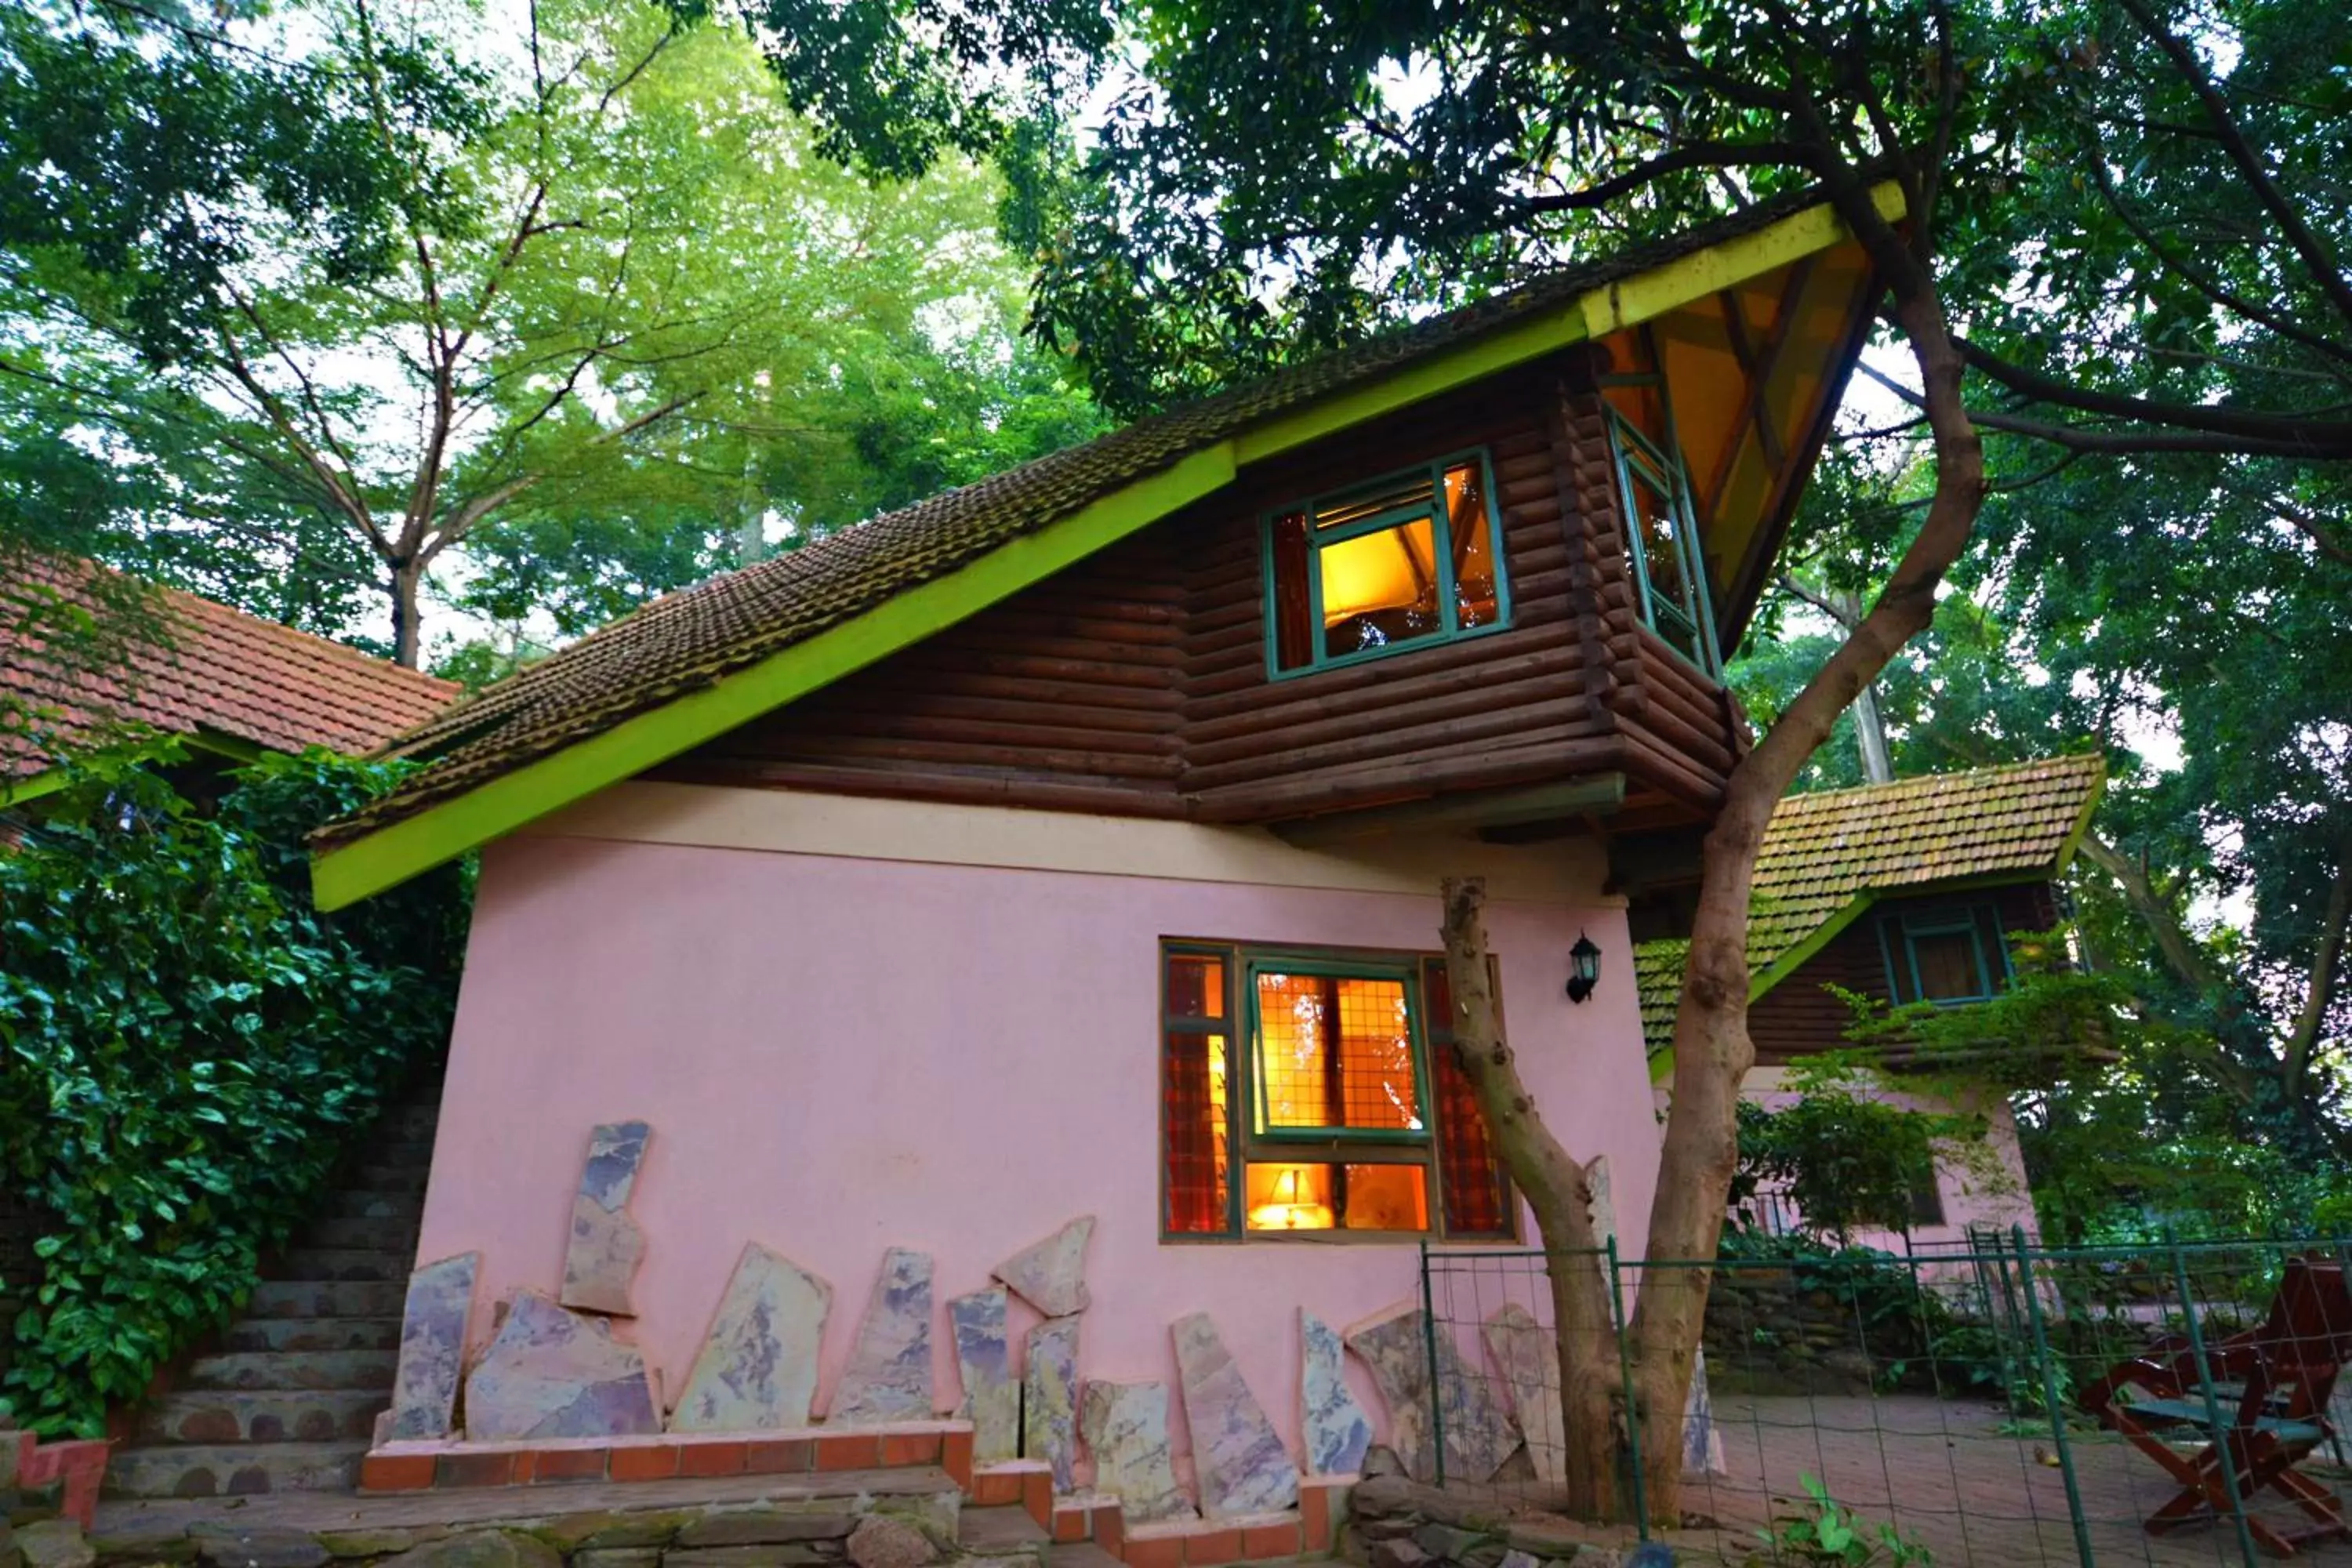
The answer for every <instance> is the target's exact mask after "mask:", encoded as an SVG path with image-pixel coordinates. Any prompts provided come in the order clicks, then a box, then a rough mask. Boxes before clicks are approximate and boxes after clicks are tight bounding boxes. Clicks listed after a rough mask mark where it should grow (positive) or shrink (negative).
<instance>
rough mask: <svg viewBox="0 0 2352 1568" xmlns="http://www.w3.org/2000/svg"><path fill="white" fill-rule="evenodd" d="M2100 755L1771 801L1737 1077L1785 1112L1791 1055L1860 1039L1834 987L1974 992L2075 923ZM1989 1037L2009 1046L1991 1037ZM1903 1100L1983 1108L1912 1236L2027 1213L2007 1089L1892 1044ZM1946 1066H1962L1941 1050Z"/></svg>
mask: <svg viewBox="0 0 2352 1568" xmlns="http://www.w3.org/2000/svg"><path fill="white" fill-rule="evenodd" d="M2105 777H2106V766H2105V760H2104V759H2103V758H2101V757H2100V756H2099V755H2097V754H2096V753H2095V752H2094V753H2085V754H2084V755H2080V756H2068V757H2051V758H2047V759H2044V760H2042V761H2037V762H2029V763H2011V764H2006V765H2002V766H1998V767H1985V768H1972V769H1969V770H1966V771H1964V772H1959V773H1938V774H1931V775H1928V776H1927V777H1923V778H1912V779H1901V780H1898V781H1896V782H1895V783H1894V784H1866V785H1864V786H1863V787H1861V788H1859V789H1843V790H1827V791H1823V792H1821V793H1819V794H1814V795H1791V796H1790V798H1788V799H1787V800H1784V801H1782V802H1781V803H1780V808H1779V809H1778V810H1777V811H1775V812H1774V813H1773V814H1772V825H1771V826H1770V827H1769V828H1768V829H1767V830H1766V833H1765V837H1764V848H1763V851H1762V853H1761V854H1760V855H1759V857H1758V858H1757V863H1756V881H1755V887H1754V892H1753V903H1752V913H1751V921H1752V923H1751V924H1750V926H1749V928H1748V965H1749V967H1750V969H1751V970H1753V971H1754V973H1755V979H1754V980H1753V982H1751V984H1750V986H1749V990H1748V1035H1749V1037H1751V1038H1752V1039H1754V1041H1755V1042H1756V1066H1755V1067H1754V1068H1752V1069H1751V1070H1750V1071H1749V1073H1748V1081H1747V1083H1746V1084H1745V1086H1744V1088H1743V1092H1744V1093H1745V1094H1746V1095H1747V1096H1748V1098H1749V1099H1751V1100H1755V1101H1757V1102H1758V1103H1759V1104H1762V1105H1765V1106H1767V1107H1770V1108H1773V1109H1779V1108H1780V1107H1781V1106H1783V1105H1786V1104H1787V1103H1789V1102H1790V1100H1792V1099H1793V1096H1792V1095H1791V1094H1790V1090H1789V1089H1788V1086H1787V1079H1788V1074H1789V1069H1790V1067H1792V1066H1793V1065H1795V1064H1796V1063H1798V1062H1800V1061H1801V1060H1803V1059H1804V1058H1807V1057H1812V1056H1818V1055H1820V1054H1822V1053H1823V1052H1828V1051H1850V1050H1853V1048H1854V1047H1853V1042H1852V1041H1851V1040H1849V1039H1848V1037H1847V1031H1848V1030H1849V1029H1850V1028H1852V1027H1853V1024H1854V1021H1855V1019H1854V1014H1853V1008H1852V1006H1851V1005H1850V1004H1848V1003H1847V1002H1846V1001H1845V1000H1844V999H1843V997H1842V996H1841V995H1840V993H1844V994H1847V995H1852V996H1858V997H1861V998H1863V999H1864V1000H1865V1001H1867V1002H1868V1003H1870V1004H1872V1005H1874V1006H1875V1007H1877V1008H1881V1009H1884V1008H1889V1007H1895V1006H1903V1005H1910V1004H1913V1003H1919V1002H1927V1003H1933V1004H1935V1005H1937V1006H1943V1007H1965V1006H1968V1005H1970V1004H1972V1003H1979V1002H1984V1001H1987V1000H1989V999H1990V998H1991V997H1992V996H1993V995H1994V994H1997V993H1998V992H2000V990H2001V989H2003V988H2004V987H2005V986H2006V985H2007V984H2009V981H2010V979H2011V976H2012V974H2013V973H2015V966H2014V963H2012V952H2011V942H2010V939H2011V935H2012V934H2013V933H2017V932H2043V931H2056V930H2059V929H2060V928H2061V927H2062V926H2063V925H2064V924H2065V923H2066V915H2065V910H2066V908H2067V905H2066V901H2065V895H2064V889H2063V882H2064V879H2065V876H2066V871H2067V868H2068V867H2069V866H2070V865H2071V864H2072V862H2073V860H2074V849H2075V847H2076V846H2077V845H2078V844H2080V843H2081V842H2082V837H2083V834H2084V831H2085V830H2086V829H2087V828H2088V827H2089V826H2090V820H2091V813H2092V811H2093V810H2094V809H2095V807H2096V806H2097V805H2098V801H2099V793H2100V789H2101V787H2102V785H2103V784H2105ZM1682 956H1683V954H1682V944H1681V943H1679V942H1673V941H1662V942H1646V943H1643V946H1642V947H1641V949H1640V950H1639V952H1638V954H1637V963H1638V964H1639V966H1640V970H1641V976H1642V1021H1643V1029H1644V1030H1645V1031H1646V1033H1647V1036H1648V1040H1649V1048H1650V1053H1651V1064H1652V1070H1653V1074H1654V1077H1655V1078H1656V1079H1657V1080H1658V1081H1660V1082H1661V1083H1663V1082H1664V1080H1665V1079H1667V1078H1668V1077H1669V1076H1670V1069H1671V1068H1672V1065H1673V1056H1672V1050H1673V1046H1674V1030H1675V999H1676V994H1677V992H1678V991H1679V989H1680V986H1681V984H1682ZM1992 1048H1994V1049H2002V1048H2005V1047H2000V1046H1999V1045H1998V1044H1996V1045H1995V1046H1994V1047H1992ZM1877 1065H1878V1066H1880V1067H1881V1068H1885V1069H1886V1070H1887V1072H1888V1073H1889V1075H1891V1081H1892V1084H1893V1085H1894V1087H1891V1088H1890V1089H1887V1090H1886V1091H1885V1093H1886V1096H1887V1098H1889V1099H1891V1100H1894V1101H1895V1102H1896V1103H1900V1104H1905V1105H1908V1106H1909V1107H1911V1108H1912V1109H1915V1110H1935V1111H1938V1112H1949V1111H1953V1110H1966V1111H1968V1112H1969V1113H1971V1114H1975V1115H1980V1116H1982V1117H1983V1118H1984V1119H1985V1121H1986V1123H1987V1131H1986V1137H1985V1140H1984V1142H1983V1144H1982V1146H1981V1147H1977V1148H1971V1149H1969V1150H1966V1151H1961V1150H1954V1151H1950V1152H1948V1153H1947V1154H1946V1155H1945V1156H1944V1157H1943V1158H1942V1159H1940V1160H1939V1161H1938V1162H1937V1169H1936V1171H1935V1173H1934V1176H1933V1180H1932V1181H1931V1182H1930V1183H1928V1184H1926V1185H1923V1186H1922V1187H1921V1189H1920V1190H1919V1192H1918V1193H1917V1194H1916V1196H1915V1199H1914V1204H1913V1212H1912V1216H1911V1225H1910V1227H1909V1229H1908V1231H1907V1233H1906V1236H1907V1242H1908V1244H1909V1245H1911V1246H1915V1247H1918V1246H1924V1247H1929V1248H1934V1247H1958V1246H1961V1245H1963V1244H1965V1243H1966V1242H1967V1240H1968V1238H1969V1232H1970V1230H1971V1229H1972V1228H1981V1227H1985V1226H1991V1227H1995V1228H2000V1229H2007V1228H2008V1227H2010V1226H2019V1225H2021V1226H2025V1227H2026V1229H2027V1230H2028V1231H2032V1230H2033V1228H2034V1222H2033V1205H2032V1194H2031V1193H2030V1192H2029V1191H2028V1190H2027V1185H2026V1174H2025V1163H2024V1161H2023V1160H2022V1159H2021V1157H2020V1155H2019V1152H2018V1143H2017V1123H2016V1121H2015V1120H2014V1119H2013V1118H2012V1117H2011V1114H2010V1110H2009V1106H2008V1104H2007V1102H2006V1100H2004V1099H2003V1098H2002V1097H2000V1095H1999V1094H1998V1093H1993V1092H1986V1093H1983V1094H1979V1095H1970V1096H1967V1098H1968V1100H1969V1103H1967V1104H1966V1105H1965V1106H1962V1105H1955V1104H1954V1103H1952V1101H1951V1100H1950V1099H1949V1098H1948V1091H1947V1092H1945V1093H1937V1092H1932V1091H1927V1090H1924V1089H1920V1088H1919V1087H1918V1086H1916V1084H1914V1085H1911V1086H1908V1087H1906V1086H1904V1085H1903V1082H1902V1079H1903V1075H1904V1073H1905V1071H1906V1069H1908V1068H1914V1067H1916V1066H1918V1065H1919V1064H1916V1063H1914V1062H1912V1061H1911V1060H1910V1058H1909V1054H1908V1053H1907V1052H1906V1051H1904V1050H1902V1049H1900V1048H1896V1049H1891V1050H1887V1049H1882V1050H1881V1052H1880V1060H1879V1062H1878V1064H1877ZM1957 1065H1958V1064H1954V1063H1951V1062H1948V1061H1947V1062H1941V1063H1938V1064H1937V1067H1938V1068H1939V1073H1938V1076H1939V1077H1940V1078H1947V1079H1948V1078H1949V1077H1950V1076H1952V1073H1953V1070H1954V1068H1955V1067H1956V1066H1957ZM1751 1217H1753V1218H1754V1219H1756V1221H1757V1222H1758V1223H1759V1224H1761V1225H1764V1226H1767V1227H1769V1228H1780V1229H1787V1228H1791V1227H1793V1226H1797V1225H1799V1224H1801V1219H1802V1216H1801V1215H1798V1214H1797V1213H1796V1212H1795V1211H1794V1210H1793V1208H1791V1207H1790V1206H1789V1205H1787V1204H1785V1203H1784V1202H1781V1201H1780V1200H1779V1199H1777V1197H1775V1196H1774V1195H1773V1194H1764V1196H1763V1199H1762V1202H1761V1204H1760V1205H1759V1208H1758V1210H1757V1212H1756V1213H1755V1215H1752V1216H1751ZM1853 1239H1854V1240H1855V1241H1857V1242H1860V1243H1862V1244H1864V1245H1867V1246H1874V1247H1892V1248H1895V1249H1900V1248H1902V1247H1904V1246H1905V1245H1906V1237H1897V1236H1892V1235H1881V1234H1876V1233H1865V1234H1863V1235H1859V1236H1856V1237H1853Z"/></svg>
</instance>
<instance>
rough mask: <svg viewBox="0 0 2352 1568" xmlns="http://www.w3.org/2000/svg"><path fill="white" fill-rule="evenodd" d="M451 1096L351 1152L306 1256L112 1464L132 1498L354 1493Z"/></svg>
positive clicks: (400, 1118) (284, 1266) (175, 1378)
mask: <svg viewBox="0 0 2352 1568" xmlns="http://www.w3.org/2000/svg"><path fill="white" fill-rule="evenodd" d="M439 1104H440V1086H439V1085H438V1084H433V1085H427V1086H422V1087H420V1088H419V1089H417V1091H416V1092H415V1094H413V1095H412V1096H411V1097H410V1098H409V1100H407V1101H405V1102H404V1103H403V1104H400V1105H395V1106H394V1107H392V1108H391V1109H390V1110H387V1111H385V1113H384V1115H383V1120H382V1121H379V1122H378V1124H377V1125H376V1126H375V1127H374V1128H373V1130H371V1131H370V1132H369V1133H368V1134H367V1135H366V1137H364V1138H363V1139H361V1140H358V1141H357V1142H356V1143H355V1146H354V1148H353V1151H352V1159H353V1162H354V1163H352V1164H351V1165H349V1166H347V1167H346V1168H345V1171H344V1173H343V1178H342V1181H341V1184H340V1185H338V1186H336V1187H335V1188H333V1189H332V1190H331V1191H329V1192H327V1193H324V1194H320V1202H319V1208H318V1215H317V1217H316V1218H314V1219H313V1220H312V1221H311V1222H310V1225H309V1226H306V1227H304V1229H303V1230H302V1232H301V1233H300V1234H299V1240H298V1244H297V1245H296V1246H294V1247H291V1248H289V1250H288V1251H286V1252H285V1253H284V1254H282V1255H281V1256H279V1257H278V1258H275V1259H273V1260H272V1263H271V1266H270V1268H269V1270H268V1273H269V1278H268V1279H265V1280H263V1281H262V1283H261V1284H260V1285H258V1286H257V1287H256V1288H255V1289H254V1292H253V1298H252V1300H250V1301H249V1302H247V1306H246V1310H245V1315H244V1316H243V1317H242V1318H240V1319H239V1320H238V1321H236V1322H235V1323H234V1324H232V1325H231V1326H230V1327H229V1328H228V1330H227V1331H226V1332H225V1333H224V1334H223V1335H222V1336H221V1342H220V1344H219V1347H218V1348H217V1349H216V1350H215V1351H214V1352H211V1353H208V1354H205V1355H201V1356H197V1357H195V1358H194V1359H193V1360H191V1361H189V1362H188V1363H184V1365H182V1366H181V1367H179V1368H178V1369H177V1370H176V1371H175V1372H174V1373H173V1375H172V1377H171V1380H170V1383H169V1386H170V1388H171V1390H172V1392H171V1393H169V1394H166V1395H164V1396H163V1398H161V1399H159V1400H157V1401H155V1402H154V1404H153V1405H152V1406H150V1407H149V1408H148V1409H146V1410H145V1411H143V1412H142V1413H141V1414H140V1418H139V1425H138V1429H137V1436H136V1437H135V1438H134V1439H133V1440H132V1442H131V1444H130V1445H128V1446H126V1447H121V1448H120V1449H118V1450H116V1452H115V1454H114V1456H113V1459H112V1463H111V1464H110V1467H109V1472H108V1476H107V1488H108V1490H109V1491H110V1493H112V1494H113V1495H116V1496H122V1497H131V1498H150V1499H155V1498H205V1497H219V1496H239V1497H242V1496H247V1495H253V1494H259V1493H269V1492H306V1491H325V1492H345V1493H347V1492H350V1491H351V1490H352V1489H353V1488H355V1487H356V1486H357V1485H358V1483H359V1468H360V1460H361V1458H362V1457H363V1456H364V1455H365V1453H366V1450H367V1447H368V1446H369V1440H370V1439H371V1438H372V1437H373V1433H374V1427H375V1419H376V1416H377V1415H379V1414H380V1413H381V1412H383V1410H384V1409H386V1408H387V1407H389V1405H391V1403H392V1381H393V1373H394V1368H395V1366H396V1365H397V1364H398V1362H399V1353H400V1333H401V1316H402V1310H403V1306H404V1301H405V1298H406V1296H407V1288H408V1273H409V1269H410V1268H412V1267H413V1265H414V1262H415V1256H416V1233H417V1226H418V1225H419V1224H420V1222H421V1220H422V1218H423V1215H424V1209H425V1179H426V1176H427V1174H428V1173H429V1170H430V1167H431V1164H432V1159H433V1136H434V1130H435V1128H436V1124H437V1122H438V1110H439Z"/></svg>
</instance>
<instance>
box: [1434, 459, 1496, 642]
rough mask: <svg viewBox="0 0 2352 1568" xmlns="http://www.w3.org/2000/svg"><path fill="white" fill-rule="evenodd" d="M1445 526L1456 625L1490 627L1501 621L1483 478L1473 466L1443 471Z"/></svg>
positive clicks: (1477, 466) (1465, 627) (1465, 465)
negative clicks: (1449, 537) (1451, 562)
mask: <svg viewBox="0 0 2352 1568" xmlns="http://www.w3.org/2000/svg"><path fill="white" fill-rule="evenodd" d="M1445 524H1446V528H1447V531H1449V532H1450V533H1451V534H1452V535H1453V546H1454V622H1455V625H1456V626H1457V627H1458V628H1459V629H1460V630H1463V631H1465V632H1466V631H1468V630H1470V629H1471V628H1472V627H1474V626H1493V625H1494V624H1495V623H1496V621H1497V620H1499V619H1501V618H1502V617H1501V601H1500V600H1499V599H1498V598H1497V596H1496V593H1495V542H1494V530H1493V529H1491V528H1490V527H1488V526H1487V521H1486V475H1485V473H1484V472H1483V470H1482V469H1481V468H1480V467H1479V465H1477V464H1476V463H1456V464H1455V465H1454V467H1452V468H1448V469H1446V470H1445Z"/></svg>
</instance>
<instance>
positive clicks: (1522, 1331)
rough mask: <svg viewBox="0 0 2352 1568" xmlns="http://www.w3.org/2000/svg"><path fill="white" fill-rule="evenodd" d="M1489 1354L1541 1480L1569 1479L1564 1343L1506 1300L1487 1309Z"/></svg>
mask: <svg viewBox="0 0 2352 1568" xmlns="http://www.w3.org/2000/svg"><path fill="white" fill-rule="evenodd" d="M1481 1332H1482V1334H1483V1335H1484V1337H1485V1339H1486V1359H1487V1360H1489V1361H1491V1362H1492V1363H1494V1364H1495V1370H1496V1371H1497V1372H1499V1373H1502V1375H1503V1387H1504V1390H1505V1392H1507V1393H1508V1394H1510V1396H1511V1413H1512V1415H1515V1416H1516V1417H1517V1420H1518V1423H1519V1434H1520V1436H1522V1437H1524V1438H1525V1439H1526V1440H1527V1445H1528V1462H1529V1463H1530V1464H1532V1465H1534V1466H1535V1469H1536V1479H1538V1480H1539V1481H1549V1482H1551V1483H1553V1484H1555V1485H1557V1484H1558V1483H1559V1482H1561V1481H1565V1480H1566V1479H1568V1423H1567V1418H1566V1416H1564V1415H1562V1414H1561V1412H1560V1376H1559V1341H1558V1340H1557V1339H1555V1338H1554V1337H1553V1335H1552V1331H1550V1330H1549V1329H1547V1328H1545V1327H1544V1326H1543V1325H1542V1324H1541V1323H1538V1322H1537V1321H1536V1319H1535V1314H1534V1313H1532V1312H1530V1311H1528V1310H1527V1309H1526V1308H1525V1307H1522V1306H1521V1305H1519V1304H1518V1303H1517V1301H1506V1302H1504V1303H1503V1304H1502V1305H1501V1306H1499V1307H1497V1308H1496V1309H1495V1310H1493V1311H1492V1312H1489V1313H1488V1314H1486V1326H1485V1328H1484V1329H1483V1330H1482V1331H1481Z"/></svg>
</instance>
